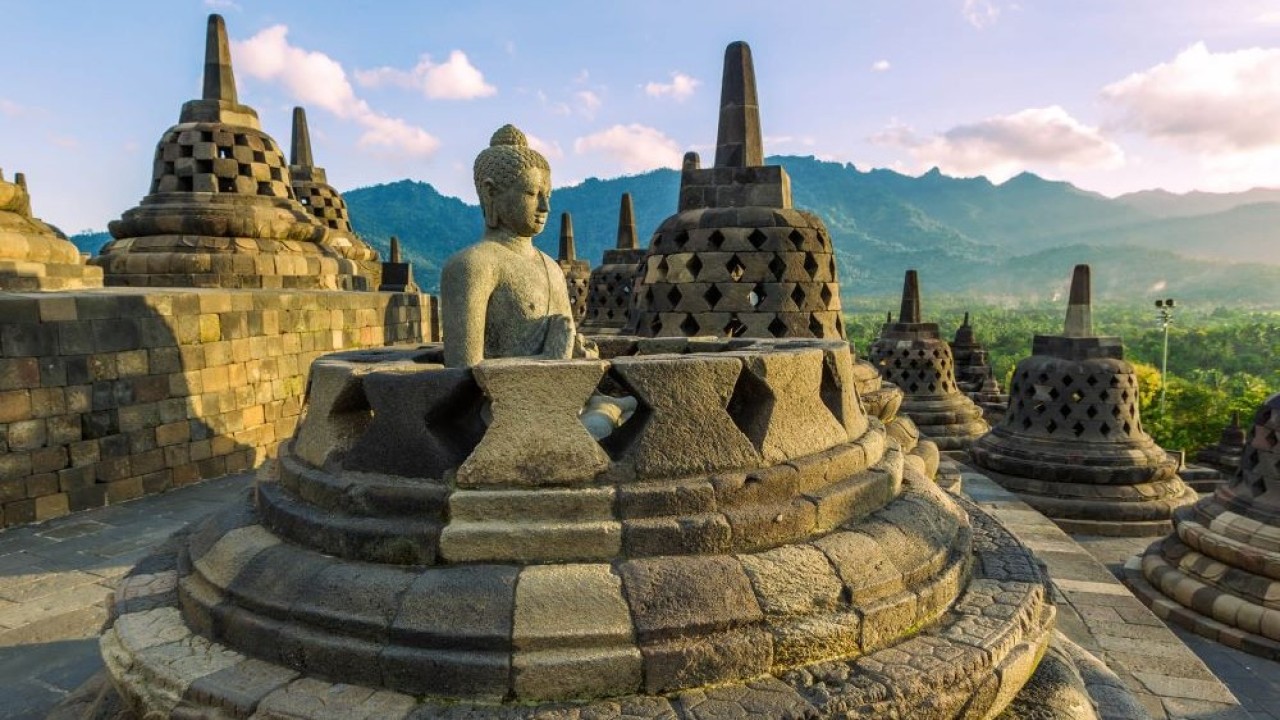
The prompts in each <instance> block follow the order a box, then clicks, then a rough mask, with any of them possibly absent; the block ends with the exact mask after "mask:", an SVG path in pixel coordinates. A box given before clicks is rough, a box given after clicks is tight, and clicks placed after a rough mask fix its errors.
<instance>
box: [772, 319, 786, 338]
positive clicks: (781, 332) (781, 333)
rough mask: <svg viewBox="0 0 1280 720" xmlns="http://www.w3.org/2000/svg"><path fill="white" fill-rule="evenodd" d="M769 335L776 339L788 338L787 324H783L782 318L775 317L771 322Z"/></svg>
mask: <svg viewBox="0 0 1280 720" xmlns="http://www.w3.org/2000/svg"><path fill="white" fill-rule="evenodd" d="M769 334H770V335H772V336H774V337H776V338H780V337H786V336H787V324H786V323H784V322H782V318H779V317H775V318H774V319H773V320H770V321H769Z"/></svg>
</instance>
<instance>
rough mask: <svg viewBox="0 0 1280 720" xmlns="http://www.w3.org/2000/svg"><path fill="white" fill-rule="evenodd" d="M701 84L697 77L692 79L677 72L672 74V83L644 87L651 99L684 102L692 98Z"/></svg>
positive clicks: (647, 84)
mask: <svg viewBox="0 0 1280 720" xmlns="http://www.w3.org/2000/svg"><path fill="white" fill-rule="evenodd" d="M701 84H702V81H701V80H699V79H697V78H695V77H690V76H689V75H685V74H684V73H682V72H680V71H679V70H676V71H674V72H672V73H671V82H669V83H660V82H651V83H646V84H645V86H644V92H645V94H646V95H648V96H650V97H656V98H661V97H669V98H671V99H672V100H676V101H683V100H685V99H687V98H689V97H691V96H692V95H693V92H694V91H695V90H697V89H698V86H699V85H701Z"/></svg>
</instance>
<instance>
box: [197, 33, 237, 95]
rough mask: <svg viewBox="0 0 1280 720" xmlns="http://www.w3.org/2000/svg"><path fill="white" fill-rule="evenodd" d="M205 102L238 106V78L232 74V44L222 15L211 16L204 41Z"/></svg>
mask: <svg viewBox="0 0 1280 720" xmlns="http://www.w3.org/2000/svg"><path fill="white" fill-rule="evenodd" d="M203 97H204V99H205V100H218V101H221V102H225V103H230V104H232V105H238V104H239V101H238V100H237V98H236V77H235V75H234V74H233V73H232V72H231V43H230V42H229V41H228V40H227V24H226V22H225V21H223V19H222V16H221V15H217V14H213V15H210V16H209V28H208V30H207V31H206V34H205V40H204V95H203Z"/></svg>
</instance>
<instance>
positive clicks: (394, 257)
mask: <svg viewBox="0 0 1280 720" xmlns="http://www.w3.org/2000/svg"><path fill="white" fill-rule="evenodd" d="M388 254H389V255H390V256H391V257H390V259H389V261H390V262H393V263H398V262H400V238H398V237H396V236H395V235H392V236H391V251H390V253H388Z"/></svg>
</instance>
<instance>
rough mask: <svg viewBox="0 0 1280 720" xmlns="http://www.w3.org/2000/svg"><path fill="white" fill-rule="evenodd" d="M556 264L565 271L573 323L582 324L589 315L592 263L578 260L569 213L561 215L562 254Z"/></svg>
mask: <svg viewBox="0 0 1280 720" xmlns="http://www.w3.org/2000/svg"><path fill="white" fill-rule="evenodd" d="M556 262H557V263H559V265H560V269H561V270H563V271H564V281H565V285H566V286H567V287H568V289H569V307H571V308H572V309H573V321H574V322H575V323H579V324H580V323H581V322H582V319H583V318H584V317H586V314H587V281H588V280H590V279H591V263H589V262H587V261H586V260H579V259H578V250H577V246H576V245H575V244H574V241H573V216H572V215H570V214H569V213H567V212H566V213H560V252H559V253H558V254H557V255H556Z"/></svg>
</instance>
